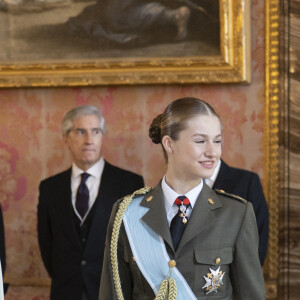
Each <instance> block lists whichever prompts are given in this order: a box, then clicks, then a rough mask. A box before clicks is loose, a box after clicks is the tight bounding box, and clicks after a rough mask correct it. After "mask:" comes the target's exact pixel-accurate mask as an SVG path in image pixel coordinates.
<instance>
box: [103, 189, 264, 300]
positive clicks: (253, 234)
mask: <svg viewBox="0 0 300 300" xmlns="http://www.w3.org/2000/svg"><path fill="white" fill-rule="evenodd" d="M150 196H152V197H153V198H152V200H151V201H147V199H149V197H150ZM133 201H134V199H133ZM118 204H119V203H118V202H117V203H116V204H115V205H114V208H113V210H112V215H111V218H110V222H109V226H108V232H107V241H106V249H105V254H104V263H103V270H102V277H101V284H100V294H99V300H108V299H110V300H112V299H117V298H116V294H115V290H114V283H113V279H112V269H111V262H110V242H111V241H110V238H111V233H112V225H113V221H114V216H115V214H116V211H117V209H118ZM140 205H142V206H145V207H148V208H149V210H148V212H147V213H146V214H145V215H144V216H143V217H142V219H143V221H144V222H145V224H146V225H147V226H150V227H151V228H152V229H153V230H154V231H155V232H156V233H158V234H159V235H160V236H161V237H162V238H163V239H164V241H165V245H166V250H167V252H168V254H169V256H170V259H174V260H175V261H176V267H177V268H178V270H179V271H180V272H181V274H182V275H183V276H184V278H185V280H186V281H187V283H188V284H189V286H190V287H191V289H192V291H193V293H194V294H195V296H196V297H197V299H201V300H204V299H212V300H213V299H215V300H219V299H222V300H232V299H233V300H254V299H255V300H263V299H265V289H264V279H263V275H262V270H261V266H260V262H259V258H258V233H257V227H256V221H255V215H254V212H253V208H252V204H251V203H249V202H247V201H245V200H242V199H238V198H235V197H233V196H230V195H227V194H225V193H224V194H222V193H221V192H219V193H217V192H215V191H213V190H211V189H210V188H209V187H208V186H207V185H206V184H204V186H203V189H202V191H201V193H200V194H199V196H198V199H197V201H196V204H195V206H194V207H193V210H192V214H191V216H190V219H189V221H188V224H187V227H186V229H185V231H184V233H183V236H182V238H181V241H180V243H179V245H178V248H177V251H176V252H175V251H174V248H173V244H172V239H171V234H170V229H169V226H168V221H167V217H166V212H165V206H164V200H163V192H162V190H161V185H160V184H159V185H157V186H156V187H155V188H154V189H153V190H152V191H150V192H149V193H147V194H146V195H145V197H144V199H143V200H142V202H141V204H140ZM149 251H151V249H149ZM145 255H146V254H145ZM118 261H119V272H120V278H121V284H122V290H123V295H124V299H125V300H131V299H133V300H150V299H151V300H153V299H154V298H155V295H154V292H153V291H152V289H151V287H150V286H149V284H148V282H147V281H146V280H145V278H144V276H143V275H142V273H141V272H140V270H139V268H138V266H137V264H136V262H135V260H134V258H133V255H132V251H131V248H130V244H129V242H128V239H127V236H126V231H125V228H124V226H123V225H122V226H121V230H120V236H119V241H118ZM218 267H220V270H221V271H222V272H223V273H224V272H225V274H224V277H223V285H221V287H220V288H219V289H218V290H217V292H212V293H210V294H206V291H205V289H202V287H203V286H204V285H205V283H206V280H205V279H204V276H207V274H208V273H210V270H209V268H211V269H213V270H216V269H218Z"/></svg>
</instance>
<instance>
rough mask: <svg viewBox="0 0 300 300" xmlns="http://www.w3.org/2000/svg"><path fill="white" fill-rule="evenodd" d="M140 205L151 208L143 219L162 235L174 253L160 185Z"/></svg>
mask: <svg viewBox="0 0 300 300" xmlns="http://www.w3.org/2000/svg"><path fill="white" fill-rule="evenodd" d="M151 197H152V198H151ZM147 200H148V201H147ZM149 200H150V201H149ZM140 205H141V206H144V207H147V208H149V210H148V212H147V213H146V214H145V215H144V216H143V218H142V219H143V221H144V222H145V223H146V224H147V225H148V226H149V227H150V228H151V229H152V230H154V231H155V232H156V233H157V234H158V235H160V236H161V237H162V238H163V239H164V241H165V242H166V243H167V244H168V245H169V246H170V248H171V249H172V250H173V251H174V248H173V243H172V238H171V233H170V229H169V225H168V220H167V215H166V208H165V204H164V196H163V192H162V189H161V184H160V183H159V184H158V185H157V186H156V187H155V188H154V189H153V190H152V191H150V192H149V193H148V194H147V195H146V196H145V197H144V199H143V200H142V202H141V204H140Z"/></svg>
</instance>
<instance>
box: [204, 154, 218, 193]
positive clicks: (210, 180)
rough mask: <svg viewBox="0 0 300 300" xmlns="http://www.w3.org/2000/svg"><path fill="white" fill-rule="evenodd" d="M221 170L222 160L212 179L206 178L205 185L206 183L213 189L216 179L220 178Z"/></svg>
mask: <svg viewBox="0 0 300 300" xmlns="http://www.w3.org/2000/svg"><path fill="white" fill-rule="evenodd" d="M220 168H221V159H219V161H218V164H217V166H216V168H215V170H214V174H213V175H212V176H211V177H209V178H205V179H204V180H205V183H206V184H207V185H208V186H209V187H210V188H212V187H213V185H214V183H215V181H216V179H217V176H218V174H219V171H220Z"/></svg>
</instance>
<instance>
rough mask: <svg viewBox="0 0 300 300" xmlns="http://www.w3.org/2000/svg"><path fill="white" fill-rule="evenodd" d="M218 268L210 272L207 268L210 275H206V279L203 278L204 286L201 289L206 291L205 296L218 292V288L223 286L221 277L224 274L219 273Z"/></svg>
mask: <svg viewBox="0 0 300 300" xmlns="http://www.w3.org/2000/svg"><path fill="white" fill-rule="evenodd" d="M220 268H221V267H219V268H218V269H217V270H212V269H211V268H209V270H210V273H207V277H206V276H203V277H204V279H205V281H206V283H205V285H204V286H203V287H202V289H205V291H206V295H207V294H209V293H211V292H216V293H217V292H218V291H217V290H218V288H219V287H220V286H221V285H223V281H222V280H223V276H224V274H225V273H223V272H222V271H220Z"/></svg>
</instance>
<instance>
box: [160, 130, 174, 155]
mask: <svg viewBox="0 0 300 300" xmlns="http://www.w3.org/2000/svg"><path fill="white" fill-rule="evenodd" d="M161 143H162V145H163V147H164V149H165V150H166V152H167V153H168V154H172V153H173V148H172V146H173V140H172V139H171V138H170V137H169V136H168V135H165V136H164V137H163V138H162V140H161Z"/></svg>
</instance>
